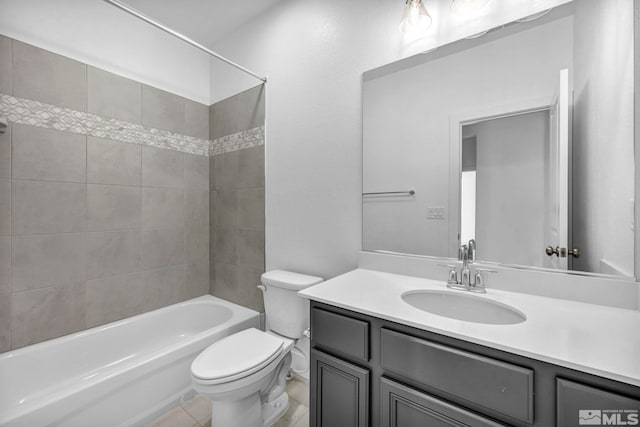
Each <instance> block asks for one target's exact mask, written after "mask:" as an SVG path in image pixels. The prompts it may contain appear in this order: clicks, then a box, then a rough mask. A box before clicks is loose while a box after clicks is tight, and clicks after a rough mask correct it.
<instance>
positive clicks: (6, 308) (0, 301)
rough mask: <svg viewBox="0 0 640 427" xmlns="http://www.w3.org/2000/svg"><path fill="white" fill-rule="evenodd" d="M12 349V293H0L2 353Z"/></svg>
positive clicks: (0, 351)
mask: <svg viewBox="0 0 640 427" xmlns="http://www.w3.org/2000/svg"><path fill="white" fill-rule="evenodd" d="M9 350H11V295H0V353H4V352H5V351H9Z"/></svg>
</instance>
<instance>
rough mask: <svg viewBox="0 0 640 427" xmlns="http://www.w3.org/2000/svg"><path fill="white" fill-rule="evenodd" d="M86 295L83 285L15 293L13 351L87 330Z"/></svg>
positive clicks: (12, 320)
mask: <svg viewBox="0 0 640 427" xmlns="http://www.w3.org/2000/svg"><path fill="white" fill-rule="evenodd" d="M85 295H86V293H85V285H84V283H82V284H69V285H63V286H53V287H50V288H44V289H37V290H34V291H26V292H18V293H14V294H13V300H12V312H13V315H12V319H11V324H12V348H14V349H16V348H20V347H24V346H26V345H29V344H33V343H36V342H40V341H44V340H48V339H51V338H57V337H59V336H62V335H67V334H70V333H73V332H77V331H80V330H82V329H85V328H86V322H85Z"/></svg>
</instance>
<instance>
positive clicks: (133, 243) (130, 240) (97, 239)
mask: <svg viewBox="0 0 640 427" xmlns="http://www.w3.org/2000/svg"><path fill="white" fill-rule="evenodd" d="M141 241H142V237H141V233H140V231H138V230H133V231H102V232H96V233H87V278H88V279H97V278H100V277H106V276H114V275H117V274H124V273H132V272H134V271H138V270H139V269H140V256H141V250H142V249H141V248H142V246H141V245H142V243H141Z"/></svg>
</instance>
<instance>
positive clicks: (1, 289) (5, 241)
mask: <svg viewBox="0 0 640 427" xmlns="http://www.w3.org/2000/svg"><path fill="white" fill-rule="evenodd" d="M10 293H11V237H0V295H5V294H10ZM0 327H1V325H0Z"/></svg>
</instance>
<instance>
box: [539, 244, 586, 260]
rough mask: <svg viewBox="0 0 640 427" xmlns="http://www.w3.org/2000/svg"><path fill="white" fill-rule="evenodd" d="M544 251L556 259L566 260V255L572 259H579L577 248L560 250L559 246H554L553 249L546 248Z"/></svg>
mask: <svg viewBox="0 0 640 427" xmlns="http://www.w3.org/2000/svg"><path fill="white" fill-rule="evenodd" d="M544 251H545V253H546V254H547V255H549V256H552V255H555V256H557V257H562V258H566V257H567V255H570V256H572V257H574V258H580V249H578V248H573V249H569V250H567V248H561V247H559V246H556V247H555V248H554V247H553V246H547V247H546V248H545V250H544Z"/></svg>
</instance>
